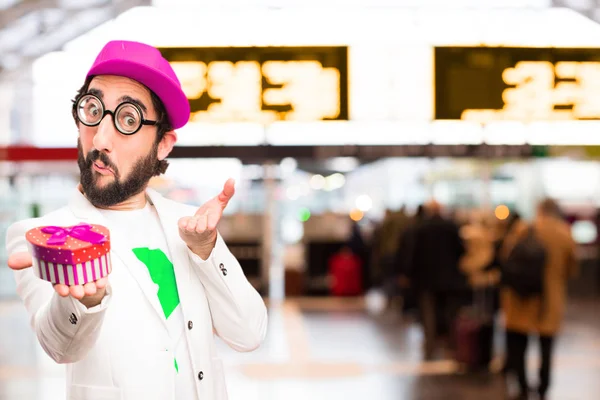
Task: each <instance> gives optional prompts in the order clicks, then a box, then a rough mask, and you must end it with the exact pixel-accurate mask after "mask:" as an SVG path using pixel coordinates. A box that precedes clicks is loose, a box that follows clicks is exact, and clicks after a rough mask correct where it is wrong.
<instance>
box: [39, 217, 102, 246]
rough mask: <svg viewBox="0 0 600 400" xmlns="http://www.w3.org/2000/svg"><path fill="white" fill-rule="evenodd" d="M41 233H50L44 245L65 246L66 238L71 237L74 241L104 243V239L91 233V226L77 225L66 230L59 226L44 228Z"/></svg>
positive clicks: (97, 234)
mask: <svg viewBox="0 0 600 400" xmlns="http://www.w3.org/2000/svg"><path fill="white" fill-rule="evenodd" d="M42 232H44V233H51V234H52V236H50V237H49V238H48V240H47V241H46V244H51V245H55V244H65V242H66V241H67V236H71V237H73V238H75V239H79V240H83V241H84V242H88V243H92V244H100V243H104V242H106V237H105V236H104V235H103V234H101V233H97V232H93V231H92V225H89V224H85V223H83V222H82V223H79V224H77V225H75V226H70V227H68V228H61V227H60V226H45V227H43V228H42Z"/></svg>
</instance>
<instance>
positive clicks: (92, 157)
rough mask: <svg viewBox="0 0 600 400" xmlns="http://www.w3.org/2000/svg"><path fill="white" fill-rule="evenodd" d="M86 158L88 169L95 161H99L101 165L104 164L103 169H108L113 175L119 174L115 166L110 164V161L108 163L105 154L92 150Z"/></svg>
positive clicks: (108, 159)
mask: <svg viewBox="0 0 600 400" xmlns="http://www.w3.org/2000/svg"><path fill="white" fill-rule="evenodd" d="M86 158H87V163H88V167H90V168H91V167H92V163H93V162H94V161H96V160H100V161H102V164H104V166H105V167H107V168H110V169H111V170H112V171H113V172H114V173H115V175H118V174H119V170H118V169H117V166H116V165H114V164H113V163H112V161H110V158H108V156H107V155H106V153H102V152H100V151H99V150H92V151H90V152H89V153H88V156H87V157H86Z"/></svg>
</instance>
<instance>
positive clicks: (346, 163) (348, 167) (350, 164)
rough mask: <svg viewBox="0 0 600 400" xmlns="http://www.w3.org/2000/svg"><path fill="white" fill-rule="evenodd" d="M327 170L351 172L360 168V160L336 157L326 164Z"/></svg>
mask: <svg viewBox="0 0 600 400" xmlns="http://www.w3.org/2000/svg"><path fill="white" fill-rule="evenodd" d="M325 164H326V166H327V168H329V169H332V170H334V171H340V172H350V171H352V170H354V169H355V168H356V167H358V164H359V163H358V160H357V159H356V158H354V157H336V158H332V159H330V160H327V162H326V163H325Z"/></svg>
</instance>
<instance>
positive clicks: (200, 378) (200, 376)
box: [198, 371, 204, 380]
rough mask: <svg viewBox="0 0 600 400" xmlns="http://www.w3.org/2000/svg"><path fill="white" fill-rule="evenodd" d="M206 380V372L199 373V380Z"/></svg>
mask: <svg viewBox="0 0 600 400" xmlns="http://www.w3.org/2000/svg"><path fill="white" fill-rule="evenodd" d="M202 379H204V372H202V371H200V372H198V380H202Z"/></svg>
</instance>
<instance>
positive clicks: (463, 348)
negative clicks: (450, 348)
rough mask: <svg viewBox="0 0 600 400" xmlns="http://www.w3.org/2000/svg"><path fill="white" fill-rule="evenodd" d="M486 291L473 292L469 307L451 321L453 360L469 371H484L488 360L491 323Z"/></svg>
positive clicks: (486, 289)
mask: <svg viewBox="0 0 600 400" xmlns="http://www.w3.org/2000/svg"><path fill="white" fill-rule="evenodd" d="M489 291H490V290H489V289H488V288H478V289H474V296H473V297H474V302H473V305H472V306H470V307H465V308H463V309H462V310H461V312H460V313H459V315H458V317H457V319H456V321H455V326H454V336H455V338H454V342H455V346H456V353H455V359H456V361H457V362H458V363H460V364H462V365H464V366H465V367H466V368H467V369H469V370H481V369H486V368H487V367H488V365H489V363H490V361H491V359H492V348H493V342H494V320H493V315H492V312H491V311H490V309H491V308H492V307H491V295H490V293H489ZM488 297H489V298H490V301H488ZM488 303H489V304H488Z"/></svg>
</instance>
